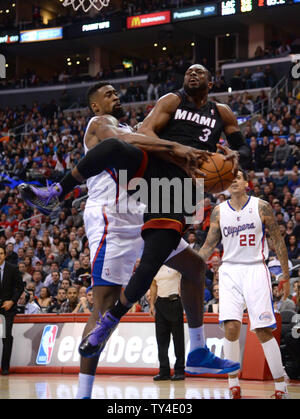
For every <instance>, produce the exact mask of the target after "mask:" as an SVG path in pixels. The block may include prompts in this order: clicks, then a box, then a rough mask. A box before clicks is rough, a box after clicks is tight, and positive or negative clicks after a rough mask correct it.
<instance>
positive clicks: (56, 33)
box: [20, 26, 63, 43]
mask: <svg viewBox="0 0 300 419" xmlns="http://www.w3.org/2000/svg"><path fill="white" fill-rule="evenodd" d="M62 37H63V28H62V27H61V26H60V27H56V28H47V29H33V30H28V31H21V32H20V42H21V43H26V42H41V41H53V40H57V39H62Z"/></svg>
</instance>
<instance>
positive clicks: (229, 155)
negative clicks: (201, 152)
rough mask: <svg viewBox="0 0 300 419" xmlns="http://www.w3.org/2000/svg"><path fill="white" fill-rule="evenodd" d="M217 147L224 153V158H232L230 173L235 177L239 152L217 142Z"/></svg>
mask: <svg viewBox="0 0 300 419" xmlns="http://www.w3.org/2000/svg"><path fill="white" fill-rule="evenodd" d="M217 148H218V150H220V151H222V152H223V153H224V155H225V160H232V164H233V168H232V173H233V175H234V177H236V175H237V173H238V170H239V153H238V152H237V151H234V150H231V149H230V148H229V147H227V146H224V145H221V144H217Z"/></svg>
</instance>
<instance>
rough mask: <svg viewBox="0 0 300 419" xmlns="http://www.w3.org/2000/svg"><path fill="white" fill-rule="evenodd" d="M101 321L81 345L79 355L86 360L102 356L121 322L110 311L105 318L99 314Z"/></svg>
mask: <svg viewBox="0 0 300 419" xmlns="http://www.w3.org/2000/svg"><path fill="white" fill-rule="evenodd" d="M99 316H100V321H99V322H97V326H96V327H94V329H93V330H92V331H91V332H90V333H89V334H88V335H87V336H86V337H85V338H84V339H83V340H82V341H81V343H80V345H79V348H78V350H79V353H80V355H81V356H83V357H84V358H92V357H94V356H97V355H100V354H101V352H102V351H103V349H104V347H105V345H106V342H107V341H108V339H109V338H110V336H111V334H112V333H113V331H114V330H115V328H116V327H117V326H118V324H119V322H120V320H119V319H117V318H116V317H114V316H113V315H112V314H111V313H110V312H109V311H107V312H106V313H105V314H104V316H103V317H102V316H101V313H99Z"/></svg>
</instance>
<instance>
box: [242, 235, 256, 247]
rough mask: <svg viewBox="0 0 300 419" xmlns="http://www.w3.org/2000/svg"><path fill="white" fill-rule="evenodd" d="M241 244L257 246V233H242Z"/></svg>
mask: <svg viewBox="0 0 300 419" xmlns="http://www.w3.org/2000/svg"><path fill="white" fill-rule="evenodd" d="M247 239H248V240H247ZM240 246H255V234H249V236H247V235H246V234H241V235H240Z"/></svg>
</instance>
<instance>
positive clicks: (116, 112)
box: [111, 106, 125, 119]
mask: <svg viewBox="0 0 300 419" xmlns="http://www.w3.org/2000/svg"><path fill="white" fill-rule="evenodd" d="M111 114H112V116H114V117H115V118H116V119H120V118H122V117H123V116H125V112H124V109H123V108H122V106H117V107H115V106H114V107H113V110H112V113H111Z"/></svg>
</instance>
